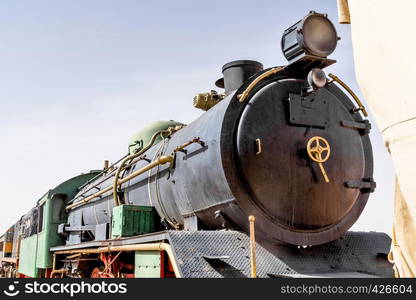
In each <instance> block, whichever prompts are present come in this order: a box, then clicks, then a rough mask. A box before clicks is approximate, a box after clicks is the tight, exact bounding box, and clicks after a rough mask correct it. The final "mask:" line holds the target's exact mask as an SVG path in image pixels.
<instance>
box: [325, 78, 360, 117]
mask: <svg viewBox="0 0 416 300" xmlns="http://www.w3.org/2000/svg"><path fill="white" fill-rule="evenodd" d="M328 76H329V77H330V78H331V79H332V80H333V81H335V82H338V84H339V85H340V86H342V87H343V88H344V89H345V90H346V91H347V92H348V93H349V94H350V95H351V97H352V98H354V100H355V102H357V105H358V108H354V112H358V111H359V110H361V111H362V112H363V115H364V117H368V113H367V110H366V109H365V107H364V105H363V104H362V102H361V100H360V99H359V98H358V97H357V95H356V94H355V93H354V92H353V91H352V90H351V89H350V87H349V86H348V85H347V84H346V83H345V82H343V81H342V80H341V79H339V78H338V77H337V76H335V75H334V74H328Z"/></svg>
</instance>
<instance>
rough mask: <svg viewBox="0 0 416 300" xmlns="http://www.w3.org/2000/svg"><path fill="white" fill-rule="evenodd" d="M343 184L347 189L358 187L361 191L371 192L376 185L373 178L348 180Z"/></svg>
mask: <svg viewBox="0 0 416 300" xmlns="http://www.w3.org/2000/svg"><path fill="white" fill-rule="evenodd" d="M344 185H345V187H346V188H349V189H359V190H360V191H361V192H362V193H372V192H374V190H375V188H376V186H377V184H376V182H375V181H374V179H373V178H367V179H362V180H348V181H345V182H344Z"/></svg>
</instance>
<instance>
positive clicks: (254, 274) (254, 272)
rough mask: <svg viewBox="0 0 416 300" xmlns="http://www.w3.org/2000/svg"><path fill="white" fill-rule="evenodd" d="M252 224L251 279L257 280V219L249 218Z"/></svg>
mask: <svg viewBox="0 0 416 300" xmlns="http://www.w3.org/2000/svg"><path fill="white" fill-rule="evenodd" d="M248 221H249V222H250V266H251V272H250V273H251V278H257V263H256V238H255V235H254V222H255V221H256V218H255V217H254V216H249V217H248Z"/></svg>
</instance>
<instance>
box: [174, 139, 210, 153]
mask: <svg viewBox="0 0 416 300" xmlns="http://www.w3.org/2000/svg"><path fill="white" fill-rule="evenodd" d="M194 143H198V144H200V145H201V146H204V142H203V141H201V139H200V138H194V139H193V140H190V141H189V142H186V143H184V144H182V145H180V146H178V147H176V148H175V150H173V152H178V151H183V150H184V149H185V148H186V147H188V146H189V145H192V144H194Z"/></svg>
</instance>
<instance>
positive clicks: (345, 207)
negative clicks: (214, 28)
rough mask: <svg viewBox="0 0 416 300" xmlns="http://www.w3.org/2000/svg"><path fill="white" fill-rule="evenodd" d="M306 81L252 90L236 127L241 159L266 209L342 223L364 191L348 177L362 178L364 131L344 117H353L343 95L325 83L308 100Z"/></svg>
mask: <svg viewBox="0 0 416 300" xmlns="http://www.w3.org/2000/svg"><path fill="white" fill-rule="evenodd" d="M303 84H304V83H303V81H295V80H285V81H281V82H275V83H272V84H269V85H268V86H265V87H263V88H262V89H261V90H260V91H259V92H257V93H256V94H255V95H254V96H253V97H252V98H251V100H250V101H249V103H248V104H247V106H246V108H245V110H244V112H243V113H242V115H241V119H240V123H239V126H238V130H237V136H236V140H237V149H236V151H237V153H238V155H237V157H238V158H237V159H238V162H237V166H238V169H239V172H240V174H241V178H242V181H243V184H244V186H245V187H246V189H247V192H248V193H249V194H250V198H251V200H252V202H253V203H254V204H255V206H257V207H258V208H259V210H260V211H261V212H262V214H263V215H264V216H266V217H267V218H268V219H270V220H271V221H272V222H273V223H275V224H277V225H279V226H282V227H284V228H287V229H289V230H293V231H307V232H314V231H321V230H324V229H327V228H329V227H331V226H333V225H336V224H338V223H339V222H340V221H341V220H342V219H343V218H344V217H345V216H346V215H347V214H348V213H349V212H350V210H351V209H352V207H353V206H354V204H355V203H356V202H357V201H358V200H359V199H360V197H359V196H360V191H359V189H351V188H346V187H345V182H346V181H348V180H360V179H362V178H363V176H364V170H365V164H366V157H365V152H364V148H363V143H362V139H361V137H360V134H359V132H358V131H357V130H354V129H351V128H346V127H343V126H341V125H340V121H341V120H351V121H352V117H351V114H350V112H349V111H348V109H347V108H346V107H345V105H343V104H342V103H341V100H340V99H338V98H337V97H336V96H335V95H333V94H332V93H331V92H329V90H328V89H327V88H322V89H320V91H319V93H316V94H315V95H314V97H311V98H309V99H306V101H307V102H305V103H303V102H302V101H304V100H305V99H302V97H300V91H301V87H302V85H303ZM291 97H292V98H293V99H290V98H291ZM289 99H290V100H289ZM290 101H293V102H292V103H290ZM296 101H297V103H295V102H296ZM296 105H297V106H296ZM297 110H299V111H297ZM291 117H293V118H294V119H296V120H294V121H293V120H291ZM314 118H315V119H314ZM311 124H312V125H311ZM325 142H326V143H327V145H325V144H326V143H325ZM308 143H309V150H310V151H309V152H310V153H308ZM319 146H320V147H321V148H319ZM327 148H330V153H328V152H329V151H325V149H327ZM327 150H329V149H327ZM318 152H320V153H318ZM320 160H322V162H319V161H320ZM320 164H321V166H320ZM324 173H326V177H327V180H326V178H325V174H324ZM327 181H328V182H327ZM360 205H361V204H360ZM363 205H365V203H364V204H363Z"/></svg>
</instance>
